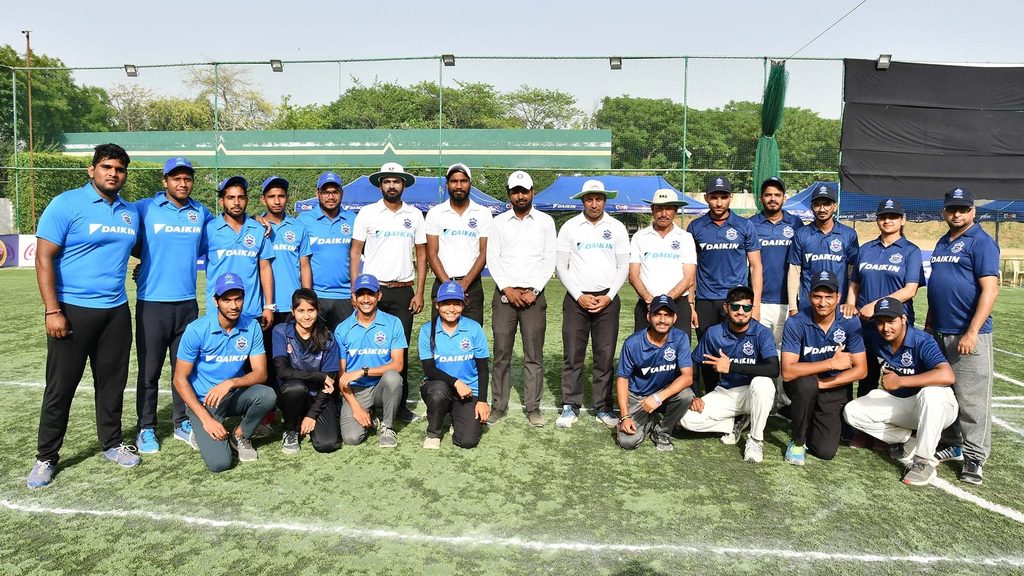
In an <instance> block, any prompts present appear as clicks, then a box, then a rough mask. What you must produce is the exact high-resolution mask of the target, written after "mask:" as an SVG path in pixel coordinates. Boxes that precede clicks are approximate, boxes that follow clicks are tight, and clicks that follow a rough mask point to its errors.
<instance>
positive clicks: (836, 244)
mask: <svg viewBox="0 0 1024 576" xmlns="http://www.w3.org/2000/svg"><path fill="white" fill-rule="evenodd" d="M828 249H829V250H831V251H833V252H842V251H843V241H842V240H840V239H839V238H836V239H835V240H833V241H831V242H829V244H828Z"/></svg>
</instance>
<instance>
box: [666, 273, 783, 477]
mask: <svg viewBox="0 0 1024 576" xmlns="http://www.w3.org/2000/svg"><path fill="white" fill-rule="evenodd" d="M722 308H723V310H724V314H725V317H726V321H725V322H723V323H720V324H716V325H714V326H712V327H710V328H708V329H707V331H706V332H705V333H704V337H703V338H701V340H700V343H699V344H697V347H696V348H694V350H693V354H692V355H691V358H692V360H693V363H694V364H702V365H704V366H707V367H709V368H711V369H713V370H714V371H715V372H716V373H717V374H718V376H719V381H718V386H717V387H716V388H715V389H714V390H712V391H711V392H708V393H707V394H705V395H704V396H702V397H700V398H694V399H693V401H692V402H691V403H690V409H689V410H688V411H687V412H686V415H685V416H683V419H682V420H681V421H680V422H679V424H680V425H681V426H682V427H683V428H686V429H687V430H690V431H692V432H718V433H721V434H723V436H722V437H721V438H720V439H721V441H722V443H723V444H729V445H732V444H736V443H737V442H739V440H740V435H741V434H742V433H743V430H744V429H745V428H747V427H748V426H749V427H750V433H749V434H748V435H747V443H746V446H745V447H744V450H743V459H744V460H745V461H747V462H751V463H758V462H761V461H762V460H763V459H764V426H765V423H766V422H767V421H768V414H769V413H770V412H771V410H772V405H773V404H774V403H775V381H774V378H776V377H777V376H778V375H779V357H778V356H777V355H776V352H775V341H774V340H773V339H772V331H771V330H770V329H768V328H765V327H764V326H762V325H761V324H760V323H758V322H756V321H753V322H752V321H751V320H753V311H754V291H753V290H751V289H750V288H748V287H746V286H736V287H735V288H733V289H732V290H729V292H728V294H727V295H726V297H725V304H723V305H722Z"/></svg>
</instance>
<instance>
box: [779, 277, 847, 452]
mask: <svg viewBox="0 0 1024 576" xmlns="http://www.w3.org/2000/svg"><path fill="white" fill-rule="evenodd" d="M839 294H840V291H839V278H837V277H836V275H835V273H833V272H831V271H829V270H821V271H820V272H818V273H817V275H816V276H815V277H814V280H813V281H812V282H811V285H810V305H809V306H807V307H805V308H804V309H803V310H801V311H799V312H798V313H797V314H796V315H795V316H792V317H790V319H789V320H788V321H787V322H786V328H785V330H784V331H783V334H782V378H783V380H785V384H784V386H785V387H786V394H787V395H788V396H789V398H790V400H792V401H793V403H792V404H791V405H790V416H791V420H792V424H791V435H792V436H791V440H790V442H789V446H787V448H786V457H785V458H786V462H789V463H790V464H794V465H797V466H803V464H804V459H805V454H806V452H807V451H810V452H811V454H813V455H814V456H817V457H818V458H821V459H822V460H831V459H832V458H833V457H834V456H835V455H836V450H838V448H839V436H840V432H841V429H842V420H843V406H844V405H845V404H846V401H847V391H848V389H849V387H850V383H851V382H854V381H856V380H859V379H861V378H863V377H864V375H865V374H867V360H866V357H865V353H864V340H863V339H862V338H861V335H860V321H859V320H857V319H856V318H844V317H843V316H842V315H840V314H837V313H836V307H837V306H838V304H839Z"/></svg>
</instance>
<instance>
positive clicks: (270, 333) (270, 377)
mask: <svg viewBox="0 0 1024 576" xmlns="http://www.w3.org/2000/svg"><path fill="white" fill-rule="evenodd" d="M291 317H292V313H291V312H274V320H273V322H272V323H271V324H270V326H268V327H267V329H266V330H263V349H264V350H266V357H267V380H266V382H264V384H266V385H267V386H270V387H273V386H274V384H276V383H277V374H276V373H275V371H274V351H273V350H272V349H271V348H273V341H274V326H277V325H278V324H283V323H285V322H287V321H288V319H289V318H291ZM251 370H252V366H251V365H250V364H249V361H248V360H246V361H245V371H246V373H248V372H250V371H251ZM271 411H273V408H271Z"/></svg>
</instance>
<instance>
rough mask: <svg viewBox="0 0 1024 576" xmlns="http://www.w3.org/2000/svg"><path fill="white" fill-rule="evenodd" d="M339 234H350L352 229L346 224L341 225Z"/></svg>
mask: <svg viewBox="0 0 1024 576" xmlns="http://www.w3.org/2000/svg"><path fill="white" fill-rule="evenodd" d="M341 233H342V234H351V233H352V227H351V226H349V225H348V224H342V225H341Z"/></svg>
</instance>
